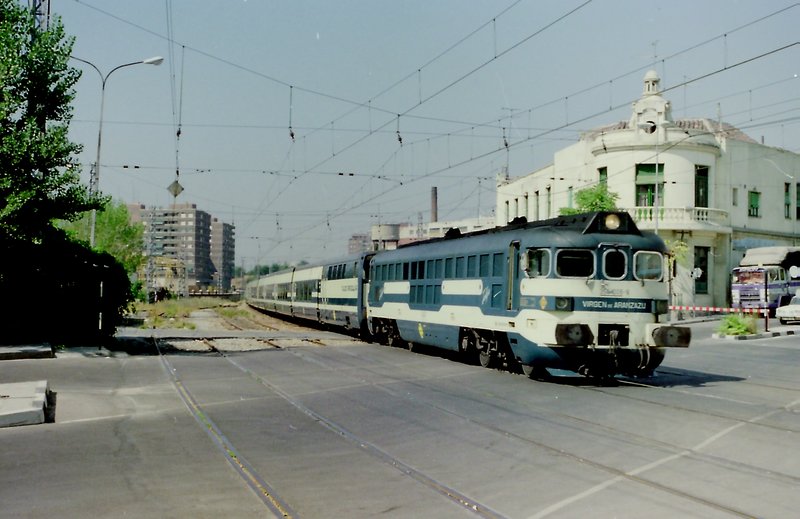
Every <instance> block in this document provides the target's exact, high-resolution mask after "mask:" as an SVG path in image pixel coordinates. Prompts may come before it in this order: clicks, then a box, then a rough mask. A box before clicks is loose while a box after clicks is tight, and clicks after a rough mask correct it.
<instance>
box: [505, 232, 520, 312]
mask: <svg viewBox="0 0 800 519" xmlns="http://www.w3.org/2000/svg"><path fill="white" fill-rule="evenodd" d="M507 267H508V268H507V269H506V310H516V309H517V307H518V306H519V241H518V240H515V241H512V242H511V244H510V245H509V246H508V259H507Z"/></svg>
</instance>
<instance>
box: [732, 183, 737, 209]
mask: <svg viewBox="0 0 800 519" xmlns="http://www.w3.org/2000/svg"><path fill="white" fill-rule="evenodd" d="M731 205H733V206H737V205H739V188H738V187H734V188H731Z"/></svg>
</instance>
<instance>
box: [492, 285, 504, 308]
mask: <svg viewBox="0 0 800 519" xmlns="http://www.w3.org/2000/svg"><path fill="white" fill-rule="evenodd" d="M503 301H505V299H503V285H501V284H499V283H493V284H492V308H503Z"/></svg>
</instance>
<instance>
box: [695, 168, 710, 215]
mask: <svg viewBox="0 0 800 519" xmlns="http://www.w3.org/2000/svg"><path fill="white" fill-rule="evenodd" d="M694 206H695V207H708V166H695V167H694Z"/></svg>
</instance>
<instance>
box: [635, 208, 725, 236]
mask: <svg viewBox="0 0 800 519" xmlns="http://www.w3.org/2000/svg"><path fill="white" fill-rule="evenodd" d="M622 210H623V211H627V212H628V214H630V215H631V217H633V219H634V221H635V222H636V225H638V226H639V228H640V229H645V230H648V231H650V230H654V229H655V228H656V218H658V226H657V227H658V228H659V229H664V230H713V231H716V232H722V233H726V234H729V233H730V232H731V227H730V217H729V215H728V211H723V210H721V209H711V208H708V207H658V208H655V207H651V206H637V207H627V208H623V209H622ZM656 211H658V213H656Z"/></svg>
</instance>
